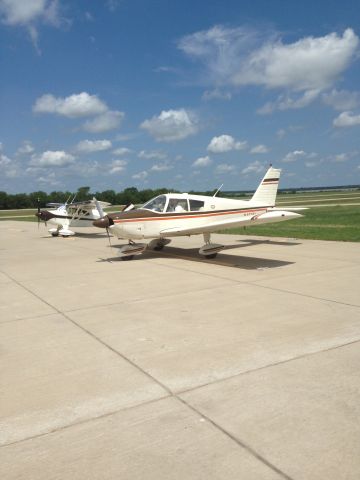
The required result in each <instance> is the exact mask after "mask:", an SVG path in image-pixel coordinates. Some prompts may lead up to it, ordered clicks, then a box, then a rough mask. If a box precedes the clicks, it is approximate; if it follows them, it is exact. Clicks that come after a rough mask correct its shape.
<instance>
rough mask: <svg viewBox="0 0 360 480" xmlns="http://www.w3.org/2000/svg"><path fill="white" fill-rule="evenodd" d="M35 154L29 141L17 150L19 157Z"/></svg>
mask: <svg viewBox="0 0 360 480" xmlns="http://www.w3.org/2000/svg"><path fill="white" fill-rule="evenodd" d="M33 152H34V147H33V146H32V143H31V142H30V141H28V140H25V141H24V142H23V144H22V145H21V147H19V148H18V149H17V152H16V154H17V155H29V154H30V153H33Z"/></svg>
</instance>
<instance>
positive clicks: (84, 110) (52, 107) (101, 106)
mask: <svg viewBox="0 0 360 480" xmlns="http://www.w3.org/2000/svg"><path fill="white" fill-rule="evenodd" d="M107 110H108V107H107V105H106V104H105V103H104V102H103V101H102V100H100V99H99V98H98V97H97V96H96V95H89V94H88V93H86V92H82V93H78V94H74V95H70V96H68V97H65V98H61V97H58V98H56V97H54V95H51V94H46V95H43V96H41V97H39V98H38V99H37V100H36V102H35V105H34V106H33V111H34V112H35V113H54V114H56V115H61V116H64V117H68V118H78V117H88V116H92V115H99V114H102V113H104V112H106V111H107Z"/></svg>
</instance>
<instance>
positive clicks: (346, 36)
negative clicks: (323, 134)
mask: <svg viewBox="0 0 360 480" xmlns="http://www.w3.org/2000/svg"><path fill="white" fill-rule="evenodd" d="M358 44H359V38H358V37H357V36H356V35H355V33H354V31H353V30H352V29H350V28H348V29H347V30H345V32H344V33H343V35H342V36H339V35H338V34H337V33H330V34H328V35H325V36H324V37H317V38H316V37H305V38H302V39H301V40H298V41H297V42H295V43H292V44H288V45H286V44H284V43H282V42H281V40H277V41H275V42H266V43H265V44H264V45H262V46H261V47H260V48H259V49H257V50H255V51H253V52H252V53H251V54H250V56H249V57H248V58H247V59H246V61H245V62H244V64H243V65H242V66H241V68H240V70H239V72H237V73H236V74H235V75H234V76H233V81H234V83H235V84H236V85H264V86H265V87H267V88H279V87H286V88H291V89H293V90H295V91H307V90H322V89H324V88H328V87H329V86H331V85H332V84H333V82H334V81H335V80H336V79H337V78H338V76H339V75H340V74H341V72H343V71H344V70H345V69H346V67H347V66H348V65H349V63H350V61H351V60H352V58H354V55H355V53H356V50H357V47H358Z"/></svg>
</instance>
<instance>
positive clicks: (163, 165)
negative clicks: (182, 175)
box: [150, 163, 173, 172]
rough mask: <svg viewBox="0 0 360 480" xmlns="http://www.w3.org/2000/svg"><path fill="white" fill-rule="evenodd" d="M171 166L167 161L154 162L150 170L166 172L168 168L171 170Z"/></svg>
mask: <svg viewBox="0 0 360 480" xmlns="http://www.w3.org/2000/svg"><path fill="white" fill-rule="evenodd" d="M172 168H173V166H172V165H170V164H168V163H155V164H154V165H153V166H152V167H151V168H150V170H151V171H152V172H166V171H168V170H171V169H172Z"/></svg>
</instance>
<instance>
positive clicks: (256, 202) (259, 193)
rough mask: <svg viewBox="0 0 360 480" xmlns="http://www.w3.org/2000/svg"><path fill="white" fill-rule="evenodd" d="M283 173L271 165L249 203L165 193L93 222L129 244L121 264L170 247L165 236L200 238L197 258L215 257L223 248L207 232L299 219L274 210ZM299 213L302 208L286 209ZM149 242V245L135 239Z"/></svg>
mask: <svg viewBox="0 0 360 480" xmlns="http://www.w3.org/2000/svg"><path fill="white" fill-rule="evenodd" d="M280 172H281V170H279V169H275V168H273V167H272V166H270V168H269V169H268V171H267V172H266V174H265V176H264V178H263V179H262V181H261V183H260V185H259V186H258V188H257V190H256V192H255V193H254V195H253V196H252V198H251V199H250V200H232V199H228V198H220V197H216V193H217V192H216V193H215V195H214V196H213V197H209V196H202V195H192V194H188V193H167V194H164V195H159V196H157V197H155V198H153V199H152V200H150V201H149V202H147V203H145V204H144V205H143V206H142V207H140V208H137V209H131V210H129V209H127V211H122V212H118V213H109V214H107V215H105V216H101V217H102V218H99V219H98V220H95V221H94V222H93V225H94V226H96V227H99V228H106V229H107V230H108V231H111V232H112V233H113V234H114V235H116V236H117V237H118V238H122V239H127V240H128V244H127V245H123V246H122V247H120V257H121V258H122V260H130V259H132V258H133V257H134V255H139V254H141V253H143V252H144V250H145V249H146V248H150V249H153V250H162V249H163V248H164V246H165V245H167V244H168V243H170V241H171V240H170V239H169V237H178V236H190V235H197V234H203V236H204V242H205V244H204V245H203V246H202V247H201V248H200V250H199V253H200V255H203V256H204V257H206V258H215V257H216V255H217V253H218V252H220V251H221V250H222V249H224V248H225V246H224V245H220V244H216V243H211V241H210V236H211V233H213V232H216V231H219V230H222V229H225V228H233V227H240V226H247V225H259V224H264V223H274V222H282V221H284V220H291V219H294V218H298V217H301V216H302V215H300V214H298V213H294V212H293V211H287V210H283V209H280V208H276V207H275V199H276V194H277V190H278V185H279V178H280ZM290 210H303V208H294V209H293V208H290ZM140 239H152V240H151V241H150V242H149V243H148V244H146V243H136V242H135V241H134V240H140Z"/></svg>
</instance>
